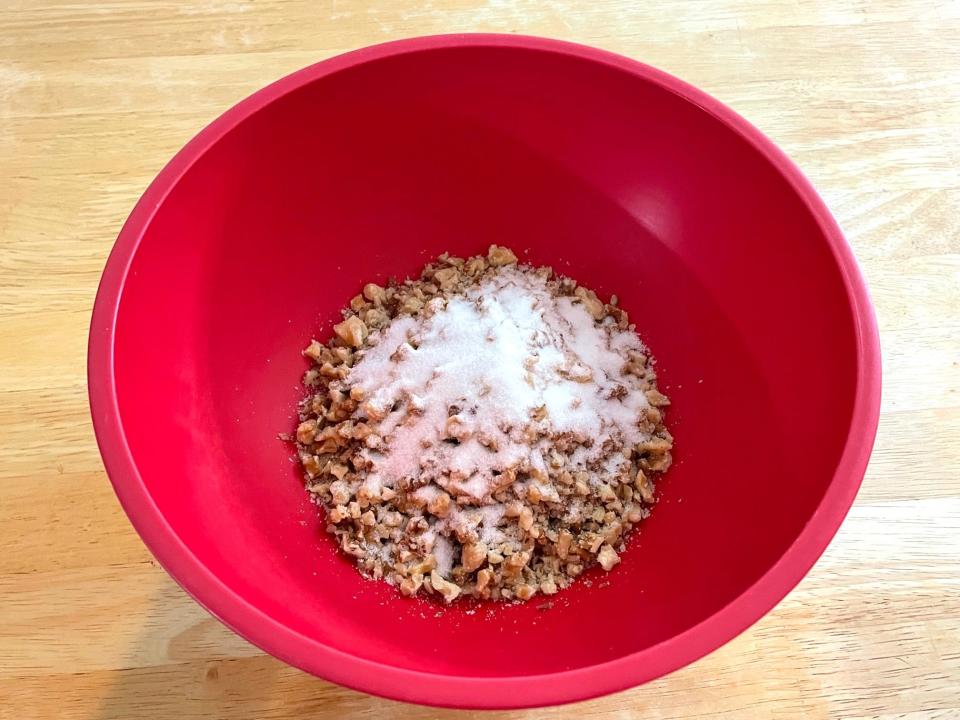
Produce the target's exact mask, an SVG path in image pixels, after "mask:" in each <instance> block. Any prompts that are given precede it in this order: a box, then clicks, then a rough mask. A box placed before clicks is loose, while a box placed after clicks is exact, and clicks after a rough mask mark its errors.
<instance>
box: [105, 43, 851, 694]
mask: <svg viewBox="0 0 960 720" xmlns="http://www.w3.org/2000/svg"><path fill="white" fill-rule="evenodd" d="M494 242H495V243H499V244H504V245H509V246H511V247H512V248H514V249H515V250H516V251H518V254H520V255H521V256H522V258H523V259H524V260H528V261H529V262H531V263H534V264H549V265H552V266H553V267H554V268H556V269H557V270H558V271H560V272H563V273H566V274H569V275H571V276H573V277H574V278H576V279H577V280H579V281H581V282H583V283H586V284H588V285H589V286H590V287H592V288H594V289H597V290H598V291H600V292H601V294H609V293H616V294H617V295H618V296H619V297H620V299H621V304H622V306H623V307H624V308H626V309H627V310H628V311H629V312H630V313H631V317H632V318H633V319H634V320H635V321H636V323H637V327H638V330H639V332H640V334H641V336H642V338H643V339H644V340H645V341H646V342H647V343H648V344H649V346H650V347H651V349H652V350H653V353H654V355H655V356H656V358H657V360H658V362H659V371H660V376H661V383H662V385H663V386H665V388H666V391H667V392H668V393H669V395H670V396H671V398H672V399H673V407H672V408H671V409H670V411H669V413H668V416H667V418H668V425H669V427H670V428H671V429H672V431H673V433H674V435H675V437H676V454H675V458H676V463H675V466H674V468H673V469H672V470H671V471H670V472H669V474H668V476H667V478H666V479H665V480H664V482H662V483H661V484H660V493H661V496H662V499H661V501H660V503H659V505H658V506H657V507H656V509H655V511H654V513H653V515H652V517H651V518H650V519H649V520H648V521H647V522H646V523H644V524H643V525H642V529H641V530H640V531H639V532H636V531H635V532H634V535H633V537H632V539H631V542H630V545H629V549H628V552H627V553H626V556H625V557H624V558H623V562H622V563H621V565H620V566H619V567H617V568H616V570H615V571H614V572H612V573H610V574H609V575H607V574H600V575H598V574H595V573H594V574H590V575H589V576H588V577H587V579H586V581H583V582H580V583H578V584H576V585H575V586H574V587H573V588H571V589H570V590H568V591H565V592H563V593H562V594H560V595H558V596H556V597H555V598H553V600H554V604H553V607H552V608H550V609H549V610H542V609H538V608H537V606H538V605H539V604H540V602H538V601H535V602H532V603H529V604H526V605H522V606H507V607H502V606H497V607H493V608H491V607H488V606H485V605H480V606H477V607H471V606H469V605H462V606H455V607H453V608H450V609H441V608H439V607H437V606H435V605H432V604H430V603H427V602H423V601H410V600H406V599H401V598H399V597H397V594H396V593H395V591H394V590H393V589H392V588H390V587H387V586H386V585H383V584H380V583H375V582H369V581H365V580H363V579H361V578H360V576H359V575H358V574H357V573H356V571H355V570H354V569H353V567H352V566H351V565H350V564H349V563H348V562H347V561H345V560H344V559H343V558H341V557H340V556H339V555H338V554H337V552H336V550H335V548H334V546H333V544H332V543H331V541H330V540H329V539H328V537H327V536H326V534H325V533H324V531H323V523H322V521H321V520H320V518H319V517H318V513H317V511H316V509H315V508H314V506H312V505H311V504H309V503H308V501H307V498H306V496H305V493H304V491H303V488H302V481H301V477H300V473H299V470H298V468H297V465H296V463H295V461H294V459H293V454H292V453H291V448H290V447H289V446H288V445H285V444H284V443H282V442H280V441H279V440H278V439H277V434H278V433H281V432H288V431H290V430H291V429H292V428H293V427H294V425H295V422H296V418H295V407H296V403H297V400H298V399H299V398H301V397H302V396H303V389H302V388H301V385H300V377H301V374H302V372H303V371H304V370H305V368H306V367H307V363H306V361H305V360H304V359H303V358H302V357H301V355H300V351H301V349H302V348H303V347H304V346H305V345H306V344H307V342H308V341H309V340H310V338H311V337H313V336H316V337H318V338H321V339H326V337H327V333H328V332H329V328H330V325H331V321H334V320H335V319H337V318H338V310H339V308H341V307H343V306H344V305H345V304H346V303H347V302H348V301H349V299H350V297H351V296H352V295H354V294H355V293H356V292H358V290H359V288H360V287H361V284H362V283H363V282H365V281H369V280H375V281H380V282H383V281H385V280H386V279H387V278H388V277H389V276H394V277H397V278H403V277H405V276H407V275H408V274H410V273H412V272H414V271H416V270H417V269H418V268H419V267H420V266H421V265H422V264H423V263H424V262H426V261H427V260H428V259H430V258H432V257H433V256H435V255H437V254H439V253H441V252H443V251H450V252H452V253H455V254H459V255H470V254H475V253H480V252H484V251H485V249H486V247H487V246H488V245H489V244H490V243H494ZM114 352H115V357H114V362H115V378H116V383H117V396H118V402H119V407H120V415H121V420H122V425H123V430H124V432H125V434H126V437H127V441H128V443H129V447H130V449H131V453H132V455H133V458H134V460H135V463H136V466H137V468H138V470H139V473H140V475H141V477H142V480H143V482H144V483H145V485H146V487H147V489H148V491H149V493H150V495H151V496H152V499H153V501H154V502H155V503H156V505H157V507H158V508H159V510H160V511H161V513H162V515H163V516H164V518H165V520H166V522H167V523H168V524H169V525H170V527H171V528H172V529H173V530H174V531H175V533H176V535H177V536H179V538H180V540H181V541H182V543H183V544H184V545H185V546H186V547H187V548H188V549H189V551H190V552H192V553H193V554H194V555H195V556H196V557H197V558H198V559H199V560H200V561H201V563H203V564H204V565H205V566H206V567H207V568H208V569H209V570H210V571H212V572H213V573H214V574H215V575H216V576H217V577H218V578H219V579H220V580H221V581H222V583H223V584H224V585H225V586H227V587H228V588H229V590H230V591H231V592H232V593H235V594H236V595H238V596H240V597H242V598H243V599H244V600H245V601H246V602H248V603H250V604H251V605H253V606H255V607H256V608H258V609H260V610H262V612H263V613H265V614H266V615H268V616H269V617H271V618H273V619H274V620H276V621H277V622H278V623H280V624H282V625H284V626H287V627H289V628H291V629H293V630H294V631H296V632H297V633H299V634H301V635H303V636H305V637H306V638H309V639H311V640H315V641H316V642H317V643H320V644H323V645H327V646H330V647H333V648H336V649H339V650H342V651H344V652H346V653H349V654H351V655H355V656H358V657H361V658H366V659H369V660H373V661H376V662H379V663H383V664H385V665H391V666H397V667H403V668H407V669H414V670H420V671H425V672H428V673H438V674H446V675H457V676H467V677H484V676H486V677H493V676H518V675H533V674H541V673H551V672H555V671H560V670H567V669H572V668H581V667H585V666H588V665H594V664H597V663H602V662H605V661H609V660H613V659H615V658H619V657H621V656H624V655H626V654H630V653H634V652H637V651H640V650H643V649H646V648H649V647H651V646H653V645H655V644H657V643H659V642H661V641H664V640H666V639H668V638H671V637H672V636H675V635H676V634H678V633H680V632H682V631H684V630H687V629H689V628H691V627H693V626H694V625H696V624H697V623H699V622H701V621H703V620H704V619H706V618H708V617H709V616H711V615H712V614H714V613H716V612H717V611H718V610H719V609H721V608H722V607H724V606H725V605H727V604H729V603H730V602H731V601H732V600H734V599H735V598H736V597H737V596H738V595H740V594H741V593H743V592H744V591H745V590H746V589H747V588H748V587H750V585H751V584H752V583H754V582H755V581H756V580H757V579H758V578H759V577H760V576H761V575H762V574H763V573H765V572H766V571H767V570H769V569H770V568H771V566H772V565H773V564H774V563H775V562H776V561H777V560H778V559H779V558H780V557H781V556H782V554H783V553H784V551H785V550H786V548H787V547H788V546H789V545H790V544H791V542H793V541H794V540H795V539H796V537H797V535H798V533H799V532H800V531H801V529H802V528H803V527H804V525H805V524H806V523H807V522H808V521H809V520H810V518H811V516H812V514H813V513H814V511H815V509H816V508H817V506H818V503H819V501H820V500H821V498H822V496H823V495H824V493H825V491H826V489H827V487H828V485H829V484H830V483H831V481H832V478H833V473H834V469H835V468H836V465H837V462H838V459H839V457H840V453H841V450H842V446H843V443H844V441H845V438H846V433H847V430H848V426H849V423H850V418H851V412H852V408H853V396H854V386H855V371H856V367H855V362H856V354H855V353H856V351H855V333H854V323H853V320H852V316H851V311H850V308H849V302H848V300H847V297H846V294H845V290H844V284H843V279H842V276H841V273H840V271H839V270H838V268H837V263H836V260H835V259H834V257H833V256H832V254H831V251H830V249H829V247H828V245H827V244H826V243H825V242H824V239H823V232H822V230H821V229H820V228H819V226H818V225H817V223H816V221H815V220H814V218H813V216H812V215H811V213H810V211H809V210H808V209H807V207H806V206H805V205H804V204H803V202H802V201H801V200H800V199H799V198H798V197H797V196H796V194H795V192H794V190H793V189H792V188H791V187H790V185H789V184H788V182H787V181H786V180H785V179H784V178H783V177H782V176H781V175H780V174H779V173H778V172H777V171H776V170H775V169H774V168H773V167H772V165H771V164H770V163H769V161H768V160H767V159H766V158H765V157H763V156H762V155H761V154H760V153H759V152H758V151H757V150H755V149H754V148H753V147H752V146H751V145H750V144H749V143H748V142H747V141H746V140H744V139H743V138H741V137H740V136H739V135H738V134H737V133H736V132H734V131H733V130H731V129H729V128H728V127H727V126H725V125H724V124H722V123H721V122H720V121H719V120H718V119H716V118H714V117H713V116H711V115H710V114H709V113H707V112H705V111H704V110H702V109H701V108H699V107H697V106H695V105H694V104H692V103H690V102H689V101H687V100H685V99H683V98H681V97H679V96H677V95H675V94H674V93H672V92H670V91H668V90H666V89H664V88H662V87H660V86H658V85H657V84H655V83H653V82H650V81H648V80H645V79H643V78H640V77H638V76H636V75H632V74H630V73H627V72H624V71H623V70H620V69H618V68H616V67H614V66H612V65H610V66H608V65H605V64H603V63H598V62H588V61H586V60H583V59H581V58H577V57H574V56H570V55H565V54H563V53H547V52H540V51H534V50H526V49H523V48H518V47H499V48H490V47H488V48H473V47H460V48H444V49H435V50H429V51H426V50H425V51H420V52H412V53H409V54H404V55H399V56H394V57H389V58H384V59H379V60H375V61H372V62H370V63H367V64H363V65H359V66H355V67H351V68H349V69H346V70H343V71H341V72H338V73H335V74H333V75H329V76H326V77H322V78H320V79H317V80H315V81H313V82H310V83H307V84H306V85H304V86H302V87H300V88H298V89H296V90H294V91H292V92H290V93H288V94H286V95H285V96H283V97H281V98H280V99H278V100H276V101H275V102H273V103H272V104H270V105H268V106H266V107H265V108H263V109H261V110H259V111H258V112H256V113H254V114H253V115H252V116H250V117H248V118H246V119H245V120H244V121H242V122H240V123H239V124H238V125H237V126H236V127H235V128H233V129H232V130H231V131H230V132H228V133H227V134H226V135H225V136H224V137H223V138H222V139H220V140H219V141H218V142H217V143H216V144H214V145H213V146H212V147H211V148H210V149H209V150H208V151H207V152H206V153H204V154H203V155H202V156H201V157H200V158H199V159H197V160H196V162H194V163H193V164H192V165H191V166H190V167H189V168H188V169H187V170H186V172H185V173H184V174H183V176H182V178H181V179H180V181H179V182H178V183H177V184H176V185H175V186H174V187H173V188H172V189H171V191H170V192H169V194H168V195H167V196H166V197H165V199H164V201H163V202H162V204H161V205H160V206H159V208H158V209H157V211H156V213H155V215H154V217H153V219H152V221H151V222H150V223H149V224H148V226H147V227H146V229H145V231H144V233H143V237H142V241H141V243H140V245H139V248H138V250H137V252H136V254H135V256H134V257H133V260H132V262H131V265H130V268H129V272H128V275H127V279H126V283H125V286H124V290H123V296H122V299H121V302H120V305H119V312H118V317H117V324H116V340H115V349H114ZM203 599H204V601H205V602H206V603H207V604H208V605H209V606H210V607H211V609H213V610H214V611H215V612H216V611H217V601H216V599H215V598H209V597H208V598H203Z"/></svg>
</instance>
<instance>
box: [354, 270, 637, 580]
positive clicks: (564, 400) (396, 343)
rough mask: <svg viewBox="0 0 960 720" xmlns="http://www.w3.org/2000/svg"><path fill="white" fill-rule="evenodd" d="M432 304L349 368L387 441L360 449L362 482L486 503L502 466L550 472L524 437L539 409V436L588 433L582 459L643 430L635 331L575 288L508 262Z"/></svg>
mask: <svg viewBox="0 0 960 720" xmlns="http://www.w3.org/2000/svg"><path fill="white" fill-rule="evenodd" d="M433 302H434V303H435V305H434V309H435V313H434V314H433V315H432V317H429V318H424V317H416V318H414V317H408V316H404V317H400V318H397V319H395V320H394V321H393V322H392V323H391V324H390V325H389V326H388V327H387V328H386V329H385V330H384V331H382V332H381V333H380V334H379V337H377V338H376V344H375V345H374V346H373V347H370V348H368V349H367V350H366V351H365V352H364V353H363V354H362V356H361V357H360V359H359V360H358V361H357V363H356V364H355V365H354V367H353V368H352V370H351V372H350V374H349V376H348V378H347V381H348V383H349V384H350V385H352V386H359V387H360V388H361V389H362V390H363V391H364V393H365V397H366V398H368V399H369V403H370V404H369V405H367V406H361V410H359V411H358V416H359V417H363V416H364V415H365V414H370V413H373V414H375V415H383V417H382V419H380V421H379V425H377V431H378V432H380V433H381V434H382V435H383V437H384V446H383V448H381V449H380V451H379V452H373V451H368V452H367V453H366V454H367V457H368V458H369V459H370V460H371V462H372V471H371V472H370V473H369V477H368V483H370V484H372V485H375V486H380V485H381V484H382V485H386V486H394V485H395V484H396V482H397V481H398V480H400V479H401V478H402V477H404V476H408V477H415V476H419V477H428V478H429V479H430V480H432V481H433V482H435V483H437V484H439V485H440V486H441V487H444V488H445V489H447V490H450V491H451V492H454V493H456V494H458V495H467V496H472V497H474V498H475V499H476V500H477V501H481V500H484V501H488V500H489V497H488V496H489V491H490V486H491V483H492V482H493V481H494V479H495V477H496V476H497V475H499V474H500V473H501V472H503V471H504V470H506V469H508V468H511V467H514V466H516V465H517V464H518V463H521V462H526V463H527V465H528V466H530V467H531V468H532V469H533V470H540V471H545V468H546V466H545V464H544V459H543V455H542V453H541V450H540V449H538V448H536V447H534V448H533V451H531V444H530V443H529V441H528V439H527V438H525V436H524V429H525V428H527V427H528V426H529V425H530V424H531V423H532V422H534V421H533V420H531V418H532V417H536V413H537V411H538V410H539V409H541V408H545V410H546V413H545V417H543V418H542V419H541V420H539V421H536V422H537V423H538V425H537V428H538V429H539V430H540V431H541V434H549V433H561V432H570V433H574V434H576V435H578V436H582V437H583V438H588V439H591V440H592V441H593V444H592V445H591V448H592V449H587V450H585V451H584V452H583V453H582V454H581V455H580V456H579V458H580V460H579V462H580V463H581V464H582V465H583V466H586V464H587V463H589V462H590V461H591V460H593V459H596V458H597V457H599V456H600V453H601V450H600V448H601V446H602V444H603V442H604V441H605V440H607V439H609V438H613V439H615V440H617V441H618V443H621V444H624V445H629V444H630V443H635V442H637V441H639V440H640V439H641V437H640V432H639V430H638V429H637V421H638V419H639V418H640V417H641V415H642V412H643V410H644V409H645V408H646V407H647V400H646V398H645V396H644V394H643V393H642V392H641V391H640V390H638V389H635V388H633V387H632V386H629V385H625V384H624V383H623V382H622V380H623V376H622V368H623V365H624V361H625V357H626V352H627V351H628V350H637V351H642V350H643V346H642V345H641V343H640V340H639V339H638V338H637V336H636V335H635V334H634V333H633V332H627V331H621V330H618V329H617V328H616V327H615V326H609V325H607V326H604V325H601V324H598V323H597V322H596V321H594V319H593V318H592V317H591V316H590V315H589V314H588V313H587V311H586V310H585V309H584V307H583V305H581V304H580V303H579V302H576V301H575V299H574V298H569V297H555V296H554V295H553V294H552V293H551V291H550V288H549V287H548V286H547V283H546V281H545V280H544V279H543V278H542V277H540V276H538V275H535V274H533V273H529V272H523V271H521V270H518V269H512V268H511V269H505V270H503V271H501V272H500V273H498V274H497V275H494V276H493V277H492V278H490V279H488V280H486V281H484V282H483V283H481V284H479V285H477V286H474V287H472V288H470V289H468V290H467V291H466V292H465V293H464V294H462V295H456V296H453V297H451V298H449V300H447V301H446V305H445V306H444V305H443V301H442V300H435V301H433ZM452 416H455V417H452ZM375 424H376V423H375ZM611 469H615V468H613V467H611ZM426 492H428V493H430V492H433V491H426ZM495 524H496V523H495V522H494V523H493V525H495ZM489 525H490V523H489V522H488V520H487V519H486V518H484V521H483V527H488V526H489ZM438 562H439V558H438Z"/></svg>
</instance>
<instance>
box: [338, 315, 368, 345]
mask: <svg viewBox="0 0 960 720" xmlns="http://www.w3.org/2000/svg"><path fill="white" fill-rule="evenodd" d="M333 331H334V332H335V333H336V334H337V337H338V338H340V339H341V340H343V342H345V343H347V345H349V346H350V347H355V348H358V347H360V346H361V345H363V341H364V340H366V339H367V326H366V325H364V324H363V320H361V319H360V318H358V317H357V316H356V315H351V316H350V317H348V318H347V319H346V320H344V321H343V322H341V323H337V324H336V325H334V326H333Z"/></svg>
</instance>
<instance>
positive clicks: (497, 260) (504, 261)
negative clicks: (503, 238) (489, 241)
mask: <svg viewBox="0 0 960 720" xmlns="http://www.w3.org/2000/svg"><path fill="white" fill-rule="evenodd" d="M487 261H488V262H489V263H490V264H491V265H493V266H494V267H502V266H504V265H514V264H516V262H517V256H516V255H514V254H513V250H510V249H509V248H505V247H500V246H499V245H491V246H490V249H489V250H488V251H487Z"/></svg>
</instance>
